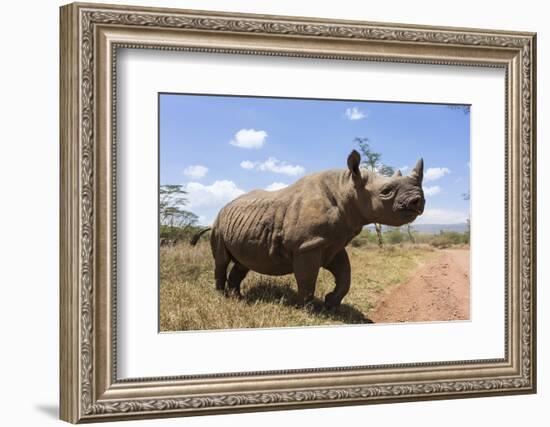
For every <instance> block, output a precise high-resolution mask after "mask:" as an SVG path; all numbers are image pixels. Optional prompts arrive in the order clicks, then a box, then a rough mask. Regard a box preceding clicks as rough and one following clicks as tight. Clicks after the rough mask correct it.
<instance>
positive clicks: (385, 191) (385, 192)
mask: <svg viewBox="0 0 550 427" xmlns="http://www.w3.org/2000/svg"><path fill="white" fill-rule="evenodd" d="M392 194H393V188H392V187H385V188H383V189H382V190H381V191H380V196H382V197H390V196H391V195H392Z"/></svg>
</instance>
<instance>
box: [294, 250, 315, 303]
mask: <svg viewBox="0 0 550 427" xmlns="http://www.w3.org/2000/svg"><path fill="white" fill-rule="evenodd" d="M292 266H293V269H294V277H295V278H296V282H297V283H298V303H299V304H300V305H305V304H307V303H308V302H310V301H311V300H313V296H314V294H315V283H316V282H317V275H318V274H319V269H320V268H321V251H320V250H316V249H313V250H309V251H306V252H298V253H297V254H295V255H294V259H293V262H292Z"/></svg>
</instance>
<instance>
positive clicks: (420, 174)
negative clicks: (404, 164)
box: [411, 158, 424, 183]
mask: <svg viewBox="0 0 550 427" xmlns="http://www.w3.org/2000/svg"><path fill="white" fill-rule="evenodd" d="M411 178H414V179H416V180H417V181H418V182H419V183H422V179H423V178H424V159H422V158H420V159H418V161H417V162H416V166H415V167H414V169H413V171H412V172H411Z"/></svg>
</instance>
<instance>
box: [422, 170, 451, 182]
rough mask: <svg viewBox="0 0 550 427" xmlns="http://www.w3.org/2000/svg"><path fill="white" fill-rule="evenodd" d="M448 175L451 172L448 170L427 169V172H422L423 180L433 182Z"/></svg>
mask: <svg viewBox="0 0 550 427" xmlns="http://www.w3.org/2000/svg"><path fill="white" fill-rule="evenodd" d="M449 173H451V170H450V169H448V168H428V170H427V171H426V172H424V180H425V181H435V180H437V179H439V178H442V177H443V176H445V175H447V174H449Z"/></svg>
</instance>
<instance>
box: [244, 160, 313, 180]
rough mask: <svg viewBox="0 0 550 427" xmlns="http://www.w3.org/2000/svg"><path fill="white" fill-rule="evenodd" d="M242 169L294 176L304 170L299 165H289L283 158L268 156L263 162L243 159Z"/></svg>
mask: <svg viewBox="0 0 550 427" xmlns="http://www.w3.org/2000/svg"><path fill="white" fill-rule="evenodd" d="M241 167H242V168H243V169H249V170H250V169H256V170H258V171H262V172H273V173H280V174H283V175H289V176H296V175H302V174H303V173H304V172H305V171H306V170H305V168H304V167H303V166H300V165H291V164H290V163H288V162H285V161H284V160H278V159H276V158H275V157H270V158H269V159H267V160H266V161H265V162H251V161H250V160H244V161H242V162H241Z"/></svg>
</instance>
